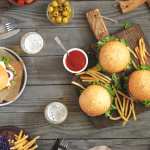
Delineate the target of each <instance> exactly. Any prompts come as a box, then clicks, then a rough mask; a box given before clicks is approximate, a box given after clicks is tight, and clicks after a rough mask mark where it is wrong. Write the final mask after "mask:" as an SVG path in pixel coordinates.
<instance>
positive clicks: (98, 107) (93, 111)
mask: <svg viewBox="0 0 150 150" xmlns="http://www.w3.org/2000/svg"><path fill="white" fill-rule="evenodd" d="M111 103H112V100H111V96H110V94H109V92H108V91H107V90H106V89H105V88H104V87H102V86H99V85H90V86H88V87H87V88H86V89H85V90H84V91H83V92H82V94H81V95H80V97H79V104H80V107H81V110H82V111H83V112H84V113H86V114H87V115H88V116H91V117H94V116H100V115H102V114H104V113H106V112H107V111H108V110H109V108H110V106H111Z"/></svg>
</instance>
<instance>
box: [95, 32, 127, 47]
mask: <svg viewBox="0 0 150 150" xmlns="http://www.w3.org/2000/svg"><path fill="white" fill-rule="evenodd" d="M113 40H117V41H120V42H121V43H122V44H124V45H125V46H129V42H128V41H127V40H126V39H122V38H119V37H116V36H114V35H107V36H105V37H103V38H102V39H101V40H99V41H98V42H97V48H100V47H102V46H104V45H105V44H106V43H107V42H109V41H113Z"/></svg>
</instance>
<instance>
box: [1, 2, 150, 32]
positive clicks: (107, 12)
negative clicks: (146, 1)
mask: <svg viewBox="0 0 150 150" xmlns="http://www.w3.org/2000/svg"><path fill="white" fill-rule="evenodd" d="M48 3H49V0H39V1H38V2H36V3H35V4H33V5H31V6H28V7H23V8H18V7H10V9H5V10H3V9H2V10H1V11H0V12H1V14H2V15H1V18H2V19H3V20H7V18H8V19H10V20H12V19H15V20H16V22H17V23H18V24H19V27H20V28H30V29H39V28H40V29H41V28H42V29H43V28H48V29H54V28H56V27H58V28H69V27H71V28H73V27H87V28H88V24H87V20H86V17H85V13H86V12H87V11H89V10H91V8H100V9H101V12H102V15H104V16H107V17H112V18H113V19H117V20H118V21H119V22H120V23H121V22H122V21H123V20H130V19H132V21H133V22H135V23H140V24H141V25H142V26H143V28H148V27H149V26H148V22H149V19H150V15H149V9H148V7H147V6H146V5H143V6H141V7H139V8H138V9H137V10H136V11H134V12H133V13H129V14H125V15H121V12H120V10H119V9H118V8H116V7H114V6H113V5H114V4H116V2H115V1H105V0H98V1H88V2H86V1H82V0H81V1H73V2H72V5H73V7H74V12H75V13H74V18H73V20H72V22H71V23H70V24H69V25H65V26H54V25H52V24H51V23H50V22H49V21H48V20H47V18H46V9H47V5H48ZM18 14H19V15H18ZM143 16H144V17H143ZM106 23H107V25H108V27H111V28H115V29H118V26H119V24H115V23H112V22H108V21H107V22H106Z"/></svg>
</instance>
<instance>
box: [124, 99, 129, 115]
mask: <svg viewBox="0 0 150 150" xmlns="http://www.w3.org/2000/svg"><path fill="white" fill-rule="evenodd" d="M128 107H129V100H127V101H126V108H125V113H124V116H125V117H127V114H128Z"/></svg>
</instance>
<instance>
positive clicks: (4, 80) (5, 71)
mask: <svg viewBox="0 0 150 150" xmlns="http://www.w3.org/2000/svg"><path fill="white" fill-rule="evenodd" d="M14 73H15V71H14V69H13V67H12V66H11V65H10V64H9V63H8V58H6V57H2V58H0V91H1V90H3V89H5V88H8V87H10V86H11V83H12V81H13V79H14Z"/></svg>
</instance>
